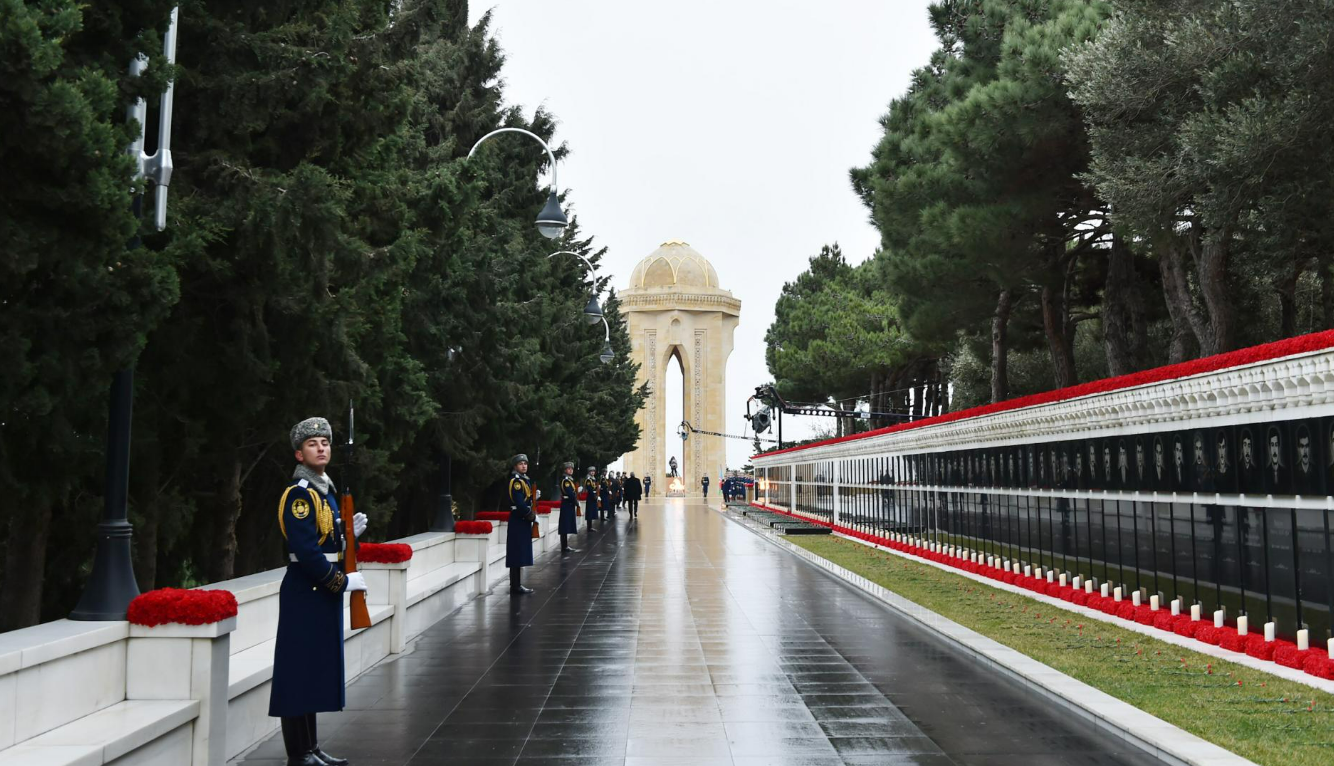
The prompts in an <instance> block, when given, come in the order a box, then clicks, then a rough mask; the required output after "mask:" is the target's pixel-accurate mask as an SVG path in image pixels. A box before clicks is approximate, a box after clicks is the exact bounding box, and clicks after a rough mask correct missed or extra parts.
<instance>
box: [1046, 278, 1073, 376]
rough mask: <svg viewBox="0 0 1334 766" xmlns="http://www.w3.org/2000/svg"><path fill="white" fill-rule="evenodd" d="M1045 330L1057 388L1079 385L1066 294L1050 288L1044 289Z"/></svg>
mask: <svg viewBox="0 0 1334 766" xmlns="http://www.w3.org/2000/svg"><path fill="white" fill-rule="evenodd" d="M1042 329H1043V331H1044V332H1045V333H1046V335H1047V350H1048V352H1049V353H1050V354H1051V365H1052V373H1053V375H1054V377H1055V382H1056V387H1057V388H1066V387H1067V386H1073V385H1075V384H1076V383H1078V382H1079V378H1078V376H1077V375H1076V373H1075V348H1074V336H1073V333H1072V329H1073V328H1072V326H1071V323H1070V312H1069V311H1068V310H1067V308H1066V301H1065V292H1064V290H1058V289H1057V288H1055V287H1052V286H1050V285H1044V286H1043V288H1042Z"/></svg>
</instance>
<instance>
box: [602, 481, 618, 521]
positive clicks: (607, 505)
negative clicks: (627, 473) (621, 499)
mask: <svg viewBox="0 0 1334 766" xmlns="http://www.w3.org/2000/svg"><path fill="white" fill-rule="evenodd" d="M599 490H600V494H599V497H598V502H599V504H600V505H601V506H602V521H603V523H604V524H605V523H606V522H607V521H608V520H609V519H610V518H611V517H613V516H615V515H616V506H614V505H612V504H611V479H608V478H607V477H605V476H604V477H602V486H601V487H599Z"/></svg>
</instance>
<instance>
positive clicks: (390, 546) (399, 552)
mask: <svg viewBox="0 0 1334 766" xmlns="http://www.w3.org/2000/svg"><path fill="white" fill-rule="evenodd" d="M411 558H412V546H411V545H408V544H406V543H357V561H360V562H364V563H366V564H402V563H403V562H404V561H408V560H409V559H411Z"/></svg>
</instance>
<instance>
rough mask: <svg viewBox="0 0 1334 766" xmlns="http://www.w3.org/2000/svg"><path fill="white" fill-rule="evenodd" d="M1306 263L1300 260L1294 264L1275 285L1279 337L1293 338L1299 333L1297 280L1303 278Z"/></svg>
mask: <svg viewBox="0 0 1334 766" xmlns="http://www.w3.org/2000/svg"><path fill="white" fill-rule="evenodd" d="M1303 266H1304V264H1303V263H1302V262H1301V261H1300V260H1298V261H1297V262H1295V263H1294V264H1293V265H1292V271H1291V272H1290V273H1289V274H1287V275H1286V276H1285V277H1284V278H1283V279H1282V280H1280V281H1278V282H1277V283H1276V284H1275V285H1274V291H1275V292H1277V293H1278V307H1279V312H1278V313H1279V337H1282V338H1291V337H1293V336H1294V335H1296V334H1297V282H1298V280H1300V279H1301V276H1302V271H1303Z"/></svg>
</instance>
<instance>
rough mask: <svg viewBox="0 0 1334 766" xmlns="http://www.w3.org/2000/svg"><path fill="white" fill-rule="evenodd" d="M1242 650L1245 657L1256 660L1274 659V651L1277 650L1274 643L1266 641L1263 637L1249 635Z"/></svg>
mask: <svg viewBox="0 0 1334 766" xmlns="http://www.w3.org/2000/svg"><path fill="white" fill-rule="evenodd" d="M1243 643H1244V644H1245V646H1244V648H1243V650H1244V651H1245V652H1246V654H1247V655H1249V656H1251V657H1254V658H1256V659H1257V660H1272V659H1274V651H1275V650H1276V649H1277V648H1278V647H1277V646H1276V645H1275V644H1276V643H1277V642H1275V641H1266V640H1265V637H1264V636H1258V635H1250V636H1247V637H1246V640H1245V642H1243Z"/></svg>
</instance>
